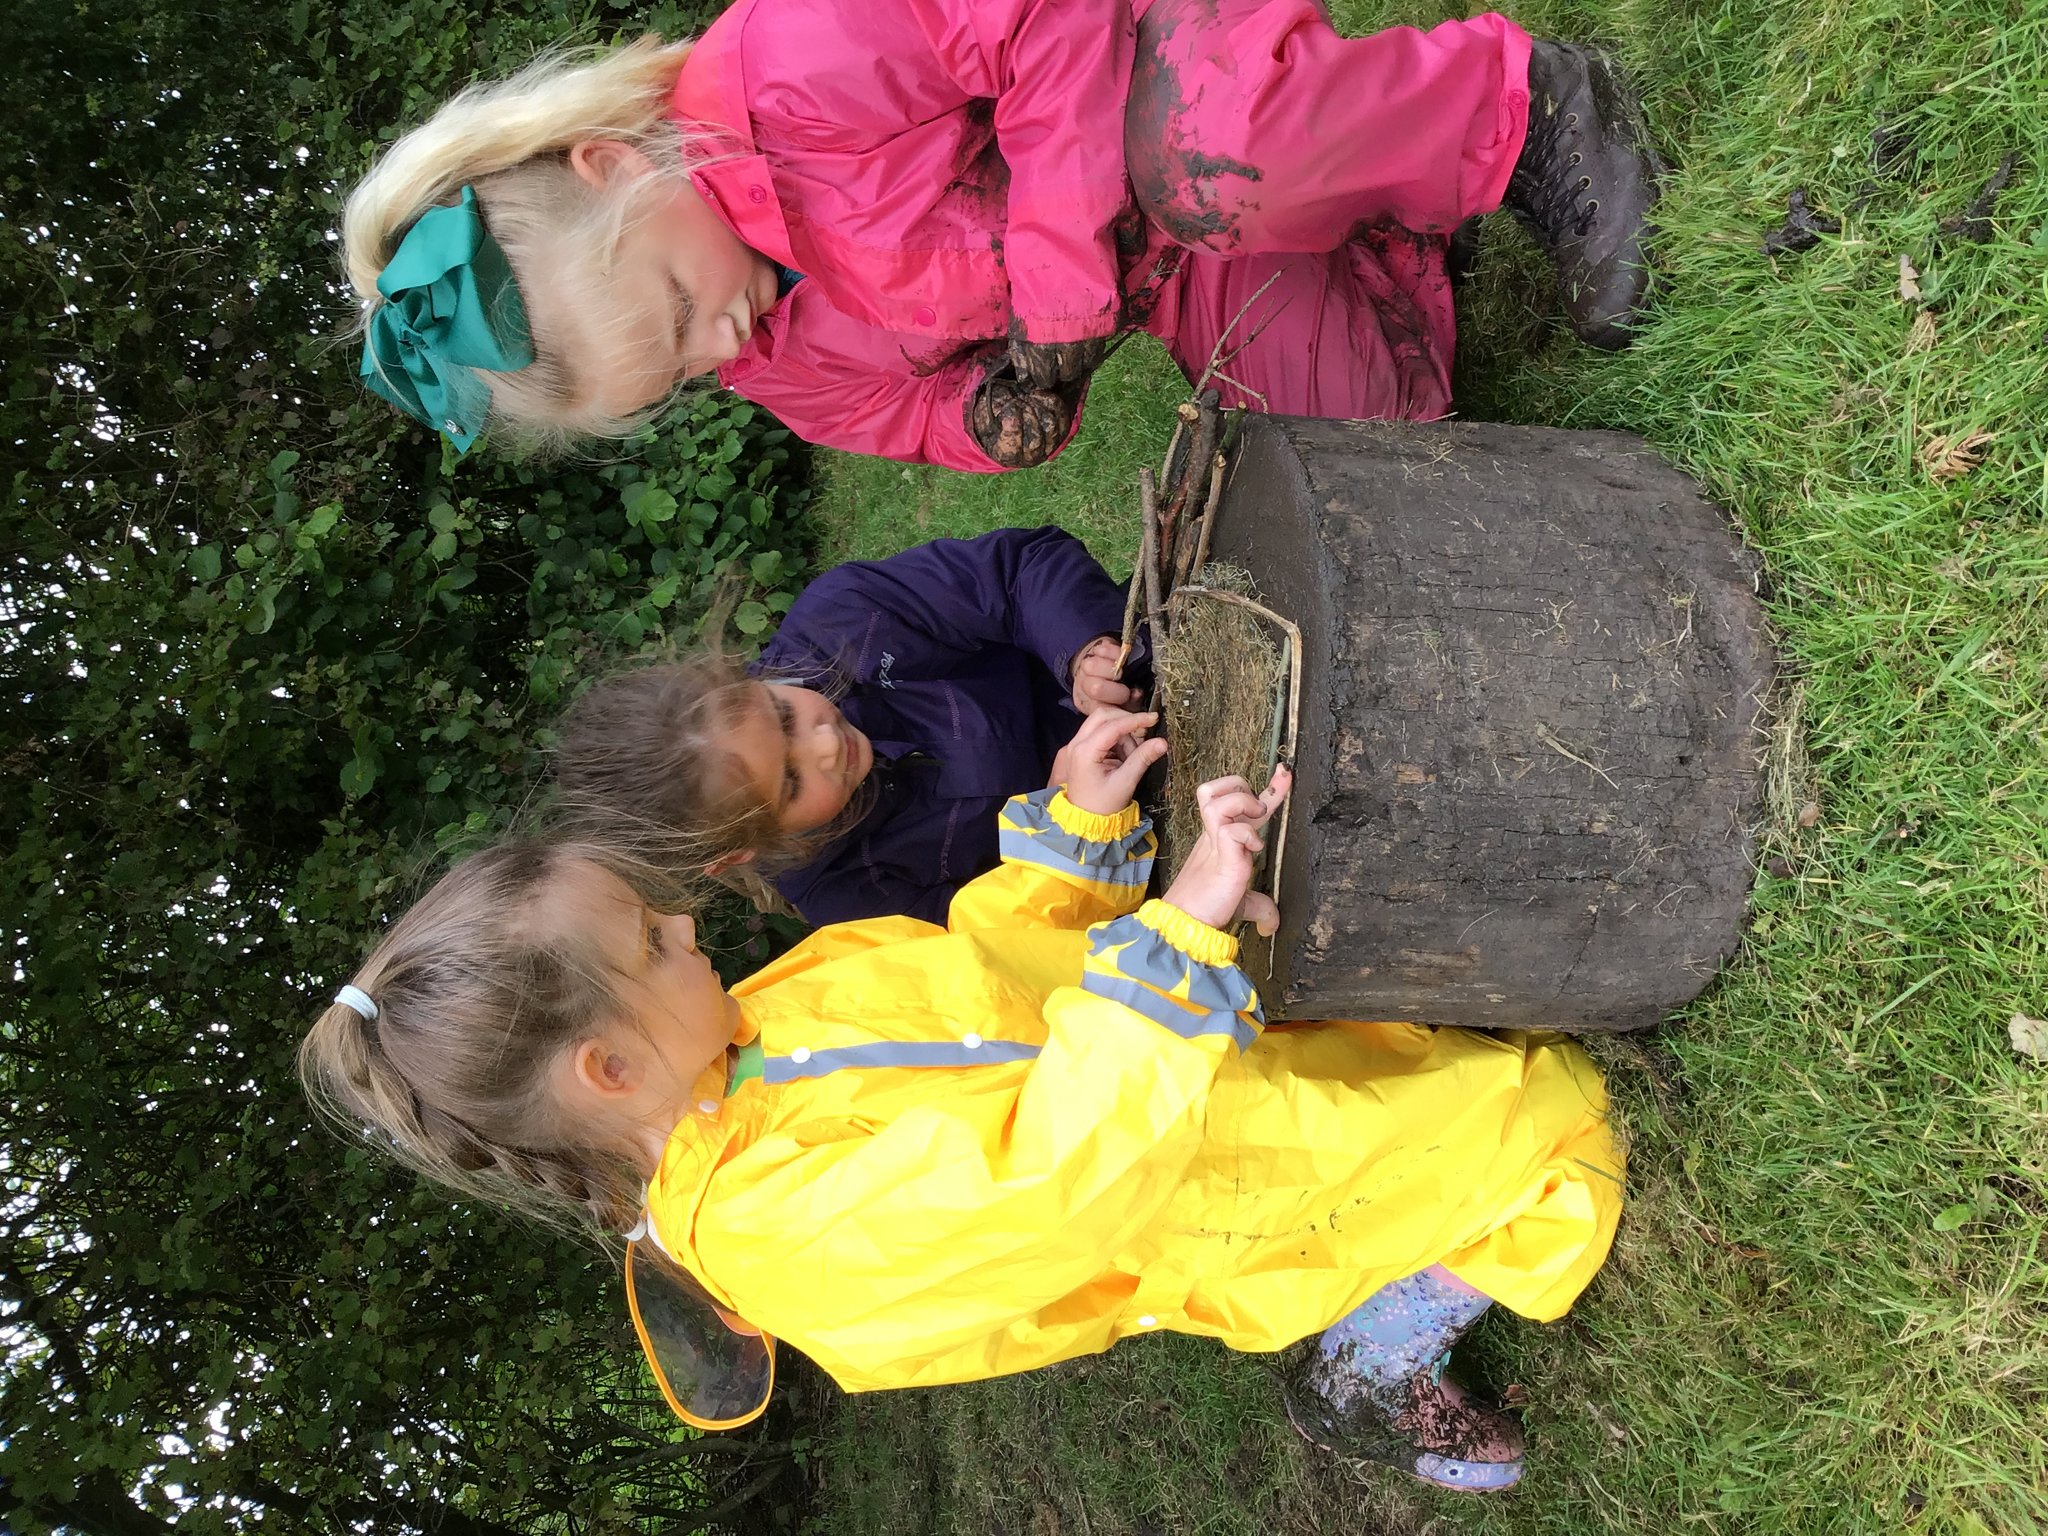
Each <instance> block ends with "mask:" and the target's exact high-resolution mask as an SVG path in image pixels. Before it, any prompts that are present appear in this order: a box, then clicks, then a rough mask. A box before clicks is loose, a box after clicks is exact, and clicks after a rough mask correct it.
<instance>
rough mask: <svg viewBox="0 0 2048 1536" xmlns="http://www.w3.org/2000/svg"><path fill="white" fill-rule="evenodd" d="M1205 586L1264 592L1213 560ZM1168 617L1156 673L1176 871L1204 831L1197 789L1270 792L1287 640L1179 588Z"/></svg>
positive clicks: (1169, 846)
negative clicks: (1223, 781) (1247, 784)
mask: <svg viewBox="0 0 2048 1536" xmlns="http://www.w3.org/2000/svg"><path fill="white" fill-rule="evenodd" d="M1198 579H1199V580H1200V582H1201V584H1202V585H1203V586H1204V587H1210V588H1214V589H1217V590H1219V591H1225V592H1235V593H1237V594H1239V595H1241V596H1244V597H1255V596H1256V595H1257V594H1256V592H1255V589H1254V588H1253V585H1252V578H1251V576H1250V574H1249V573H1248V572H1246V571H1243V570H1240V569H1238V568H1237V567H1236V566H1229V565H1219V564H1216V563H1215V562H1213V561H1212V562H1211V563H1209V564H1208V565H1205V566H1204V567H1203V568H1202V570H1201V572H1200V575H1199V578H1198ZM1169 620H1170V622H1169V626H1168V632H1167V636H1166V638H1165V640H1164V641H1163V642H1160V643H1158V644H1157V646H1156V650H1155V653H1154V656H1153V659H1152V667H1153V675H1154V677H1155V678H1156V679H1157V681H1158V693H1157V699H1158V708H1159V713H1160V725H1161V728H1162V729H1163V730H1164V731H1165V733H1166V739H1167V740H1168V741H1169V742H1170V743H1171V744H1172V748H1173V755H1172V756H1171V758H1169V759H1168V762H1169V765H1170V768H1171V771H1170V772H1169V773H1168V774H1167V779H1166V794H1165V803H1164V805H1163V806H1162V808H1161V809H1162V812H1163V815H1162V817H1161V818H1160V820H1161V821H1162V823H1163V827H1162V831H1161V833H1160V841H1161V844H1162V845H1163V846H1162V848H1161V853H1162V855H1163V857H1164V858H1165V860H1166V867H1167V869H1168V870H1169V871H1173V872H1178V871H1179V869H1180V866H1181V861H1182V860H1183V859H1185V858H1186V857H1187V855H1188V854H1189V852H1190V851H1192V850H1193V848H1194V846H1195V843H1196V841H1197V840H1198V839H1199V838H1200V837H1201V834H1202V815H1201V811H1200V809H1199V807H1198V806H1197V805H1196V802H1195V790H1196V788H1197V787H1198V786H1199V785H1202V784H1205V783H1207V782H1208V781H1209V780H1210V779H1220V778H1225V777H1228V776H1229V775H1231V774H1238V775H1241V776H1242V777H1244V778H1246V779H1248V780H1250V781H1251V782H1252V783H1254V784H1258V785H1263V784H1264V783H1265V782H1266V776H1267V775H1268V774H1269V773H1270V772H1271V771H1272V768H1273V759H1274V755H1275V753H1276V750H1277V741H1276V727H1277V725H1278V724H1279V723H1280V714H1281V713H1284V710H1285V704H1286V693H1285V686H1284V685H1285V681H1286V678H1285V668H1286V665H1287V662H1286V657H1285V655H1284V653H1283V649H1282V647H1283V637H1282V635H1281V634H1280V633H1279V632H1278V631H1277V630H1275V629H1274V628H1273V627H1272V625H1270V624H1269V623H1267V622H1266V621H1265V620H1264V619H1262V618H1260V617H1259V615H1258V614H1256V613H1254V612H1252V611H1251V610H1250V609H1248V608H1241V607H1239V606H1238V605H1237V604H1235V603H1229V602H1222V601H1218V600H1216V599H1214V598H1208V597H1205V596H1204V595H1203V594H1202V593H1201V592H1199V591H1188V590H1182V591H1179V592H1176V593H1175V594H1174V595H1173V600H1172V603H1171V605H1170V611H1169Z"/></svg>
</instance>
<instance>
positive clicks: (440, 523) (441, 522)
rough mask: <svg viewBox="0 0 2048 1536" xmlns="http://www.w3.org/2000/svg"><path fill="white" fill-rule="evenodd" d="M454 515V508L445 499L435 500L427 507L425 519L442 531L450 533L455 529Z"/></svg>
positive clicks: (455, 514)
mask: <svg viewBox="0 0 2048 1536" xmlns="http://www.w3.org/2000/svg"><path fill="white" fill-rule="evenodd" d="M456 516H457V513H456V511H455V509H454V508H453V507H451V506H449V505H448V503H447V502H445V501H437V502H435V503H434V504H433V505H432V506H431V507H429V508H427V521H428V522H430V523H432V524H433V525H434V527H435V528H436V529H437V530H438V531H440V532H442V533H452V532H454V531H455V519H456Z"/></svg>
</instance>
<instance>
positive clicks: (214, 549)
mask: <svg viewBox="0 0 2048 1536" xmlns="http://www.w3.org/2000/svg"><path fill="white" fill-rule="evenodd" d="M185 563H186V564H187V565H188V566H190V567H191V569H192V574H193V576H194V577H195V578H197V579H198V580H200V581H213V580H216V579H218V577H219V576H220V546H219V545H218V544H202V545H200V546H199V547H198V548H197V549H195V550H193V551H192V552H191V553H190V554H188V555H187V556H186V557H185Z"/></svg>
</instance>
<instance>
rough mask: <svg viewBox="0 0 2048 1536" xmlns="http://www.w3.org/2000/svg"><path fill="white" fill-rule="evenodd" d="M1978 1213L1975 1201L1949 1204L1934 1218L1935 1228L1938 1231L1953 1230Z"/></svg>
mask: <svg viewBox="0 0 2048 1536" xmlns="http://www.w3.org/2000/svg"><path fill="white" fill-rule="evenodd" d="M1976 1214H1977V1207H1976V1205H1975V1204H1974V1203H1973V1202H1971V1201H1968V1200H1964V1201H1960V1202H1958V1203H1957V1204H1955V1205H1951V1206H1949V1207H1948V1208H1947V1209H1946V1210H1944V1211H1943V1212H1942V1213H1941V1214H1940V1215H1939V1216H1936V1217H1935V1218H1934V1230H1935V1231H1937V1232H1953V1231H1955V1229H1956V1228H1957V1227H1960V1226H1961V1225H1962V1224H1963V1223H1964V1222H1966V1221H1968V1220H1969V1219H1970V1218H1971V1217H1972V1216H1975V1215H1976Z"/></svg>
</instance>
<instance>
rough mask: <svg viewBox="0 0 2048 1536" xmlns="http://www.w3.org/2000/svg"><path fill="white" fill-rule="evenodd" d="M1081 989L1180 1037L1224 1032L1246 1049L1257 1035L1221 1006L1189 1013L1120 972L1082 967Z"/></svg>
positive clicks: (1188, 1037) (1241, 1047)
mask: <svg viewBox="0 0 2048 1536" xmlns="http://www.w3.org/2000/svg"><path fill="white" fill-rule="evenodd" d="M1081 990H1082V991H1083V992H1088V993H1092V994H1093V995H1095V996H1096V997H1106V998H1108V999H1109V1000H1110V1001H1111V1002H1113V1003H1122V1004H1123V1005H1124V1006H1125V1007H1126V1008H1128V1009H1130V1010H1131V1011H1132V1012H1133V1013H1142V1014H1143V1015H1144V1016H1145V1017H1146V1018H1148V1019H1150V1020H1151V1021H1152V1022H1153V1023H1154V1024H1159V1025H1163V1026H1165V1027H1166V1028H1167V1029H1170V1030H1172V1031H1173V1032H1174V1033H1175V1034H1176V1035H1179V1036H1180V1037H1181V1038H1182V1039H1183V1040H1193V1039H1194V1038H1196V1037H1197V1036H1199V1035H1225V1034H1227V1035H1230V1036H1232V1037H1234V1038H1235V1039H1236V1041H1237V1048H1238V1049H1239V1050H1240V1051H1242V1050H1248V1049H1250V1047H1251V1043H1252V1042H1253V1041H1254V1040H1256V1039H1258V1038H1259V1032H1258V1031H1257V1030H1255V1029H1253V1028H1252V1026H1251V1025H1249V1024H1247V1023H1245V1021H1244V1020H1243V1019H1241V1018H1239V1017H1238V1016H1237V1015H1236V1014H1234V1013H1225V1012H1224V1011H1223V1010H1222V1009H1221V1008H1205V1009H1203V1010H1202V1011H1201V1012H1200V1013H1193V1012H1190V1011H1189V1010H1188V1009H1187V1008H1185V1007H1183V1006H1182V1005H1181V1004H1179V1003H1177V1002H1175V1001H1173V1000H1172V999H1171V998H1166V997H1161V996H1160V995H1159V994H1158V993H1157V992H1155V991H1153V990H1152V988H1150V987H1148V986H1145V985H1144V984H1142V983H1140V982H1135V981H1129V980H1126V979H1125V978H1124V977H1122V976H1104V975H1102V974H1101V973H1100V972H1097V971H1084V972H1083V973H1082V975H1081Z"/></svg>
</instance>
